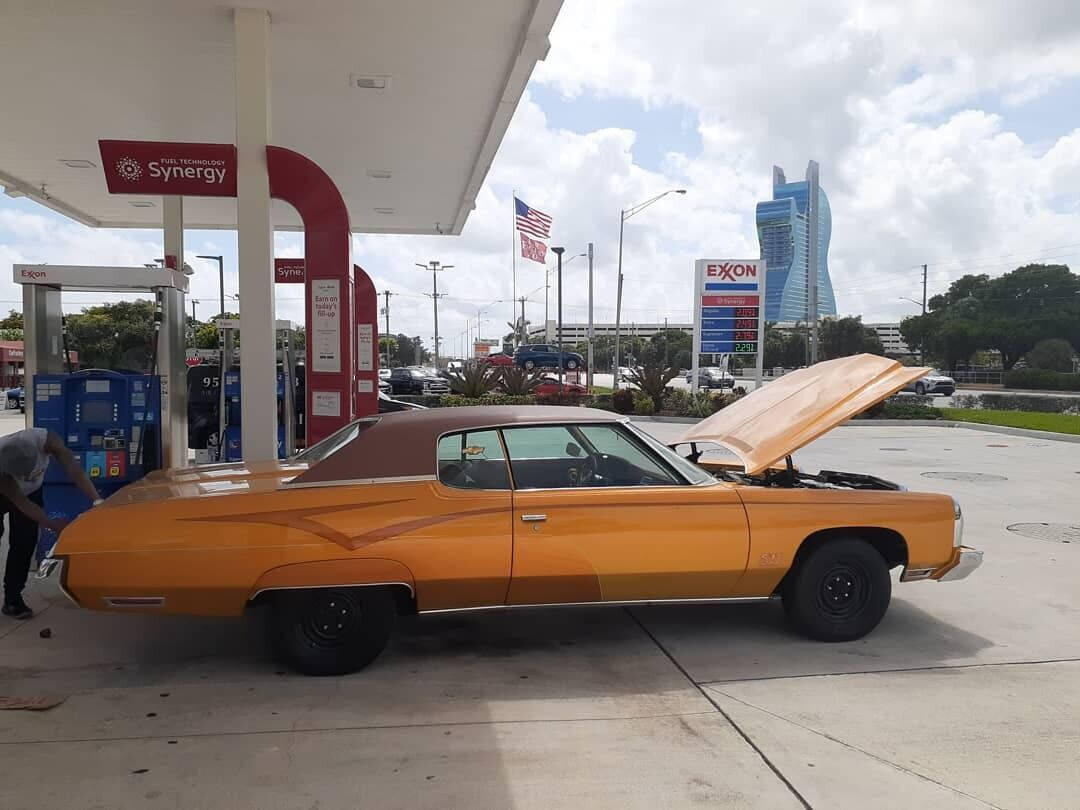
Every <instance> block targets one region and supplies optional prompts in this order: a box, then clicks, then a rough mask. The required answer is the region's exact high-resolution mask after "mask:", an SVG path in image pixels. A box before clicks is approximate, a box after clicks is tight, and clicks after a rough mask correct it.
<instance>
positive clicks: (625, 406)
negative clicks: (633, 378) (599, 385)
mask: <svg viewBox="0 0 1080 810" xmlns="http://www.w3.org/2000/svg"><path fill="white" fill-rule="evenodd" d="M611 405H612V407H614V408H615V411H616V412H617V413H633V412H634V392H633V391H631V390H630V389H629V388H620V389H619V390H618V391H616V392H615V393H614V394H612V395H611Z"/></svg>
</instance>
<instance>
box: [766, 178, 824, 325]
mask: <svg viewBox="0 0 1080 810" xmlns="http://www.w3.org/2000/svg"><path fill="white" fill-rule="evenodd" d="M811 189H816V190H817V203H816V205H809V203H810V201H811ZM757 231H758V242H759V243H760V245H761V256H762V258H763V259H765V268H766V271H765V272H766V275H765V320H767V321H806V320H808V319H809V313H810V309H811V308H812V302H811V300H810V295H809V294H808V293H809V291H810V289H811V288H812V279H813V278H814V276H815V275H816V277H817V313H818V318H822V317H824V316H826V315H835V314H836V298H835V296H834V295H833V289H832V281H831V280H830V278H829V262H828V256H829V237H830V236H831V235H832V214H831V213H830V211H829V198H828V197H826V196H825V192H824V191H823V190H822V189H821V187H820V186H818V183H817V164H816V163H814V161H810V164H809V166H807V169H806V180H803V181H800V182H798V183H789V182H787V179H786V178H785V177H784V170H783V169H781V168H780V167H779V166H773V198H772V199H771V200H768V201H766V202H759V203H758V204H757ZM815 235H816V237H817V238H816V239H813V238H812V237H813V236H815ZM815 243H816V244H815ZM812 253H816V255H817V261H816V262H813V263H812V258H811V254H812ZM815 269H816V271H817V272H816V273H815V272H814V270H815Z"/></svg>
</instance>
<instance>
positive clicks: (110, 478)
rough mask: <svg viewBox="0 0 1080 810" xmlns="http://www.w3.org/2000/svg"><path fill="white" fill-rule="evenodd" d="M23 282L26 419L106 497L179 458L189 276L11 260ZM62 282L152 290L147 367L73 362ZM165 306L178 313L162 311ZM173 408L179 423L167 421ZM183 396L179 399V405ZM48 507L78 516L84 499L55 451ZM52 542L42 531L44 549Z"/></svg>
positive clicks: (73, 286) (48, 475)
mask: <svg viewBox="0 0 1080 810" xmlns="http://www.w3.org/2000/svg"><path fill="white" fill-rule="evenodd" d="M14 276H15V282H16V283H18V284H21V285H22V287H23V322H24V330H23V331H24V343H25V363H26V414H27V423H28V424H31V425H33V426H34V427H40V428H46V429H48V430H51V431H52V432H54V433H56V434H57V435H58V436H59V437H60V438H61V439H62V440H63V442H64V444H65V445H67V447H68V449H69V450H70V451H71V453H72V455H74V456H75V458H76V459H77V460H78V461H79V463H80V464H81V465H82V467H83V469H84V470H85V471H86V474H87V476H88V477H89V478H90V479H91V480H93V481H94V484H95V486H96V487H97V488H98V491H99V492H100V493H101V494H102V495H103V496H104V497H108V496H109V495H111V494H112V493H114V492H116V490H118V489H120V488H121V487H123V486H124V485H126V484H129V483H131V482H132V481H136V480H138V479H140V478H142V477H143V476H144V475H145V474H146V473H147V472H149V471H151V470H155V469H158V468H160V467H163V466H183V465H185V464H186V461H187V448H186V447H184V446H182V443H180V442H176V441H174V435H175V430H173V429H170V428H176V427H180V428H181V429H182V430H183V431H184V432H185V433H186V416H187V408H186V406H183V399H184V385H183V373H184V369H185V366H184V323H183V314H182V313H183V312H184V306H183V296H184V292H185V291H186V290H187V286H188V282H187V277H186V276H184V275H183V274H182V273H178V272H176V271H174V270H169V269H166V268H144V267H138V268H134V267H72V266H43V265H15V268H14ZM63 289H68V290H92V291H97V292H101V291H114V292H131V291H136V290H146V291H152V292H153V293H154V296H155V300H156V307H155V319H154V346H153V347H152V348H153V350H152V352H151V358H152V359H151V363H150V368H148V369H144V370H132V369H126V370H122V371H121V370H107V369H87V370H83V371H78V372H74V373H72V372H71V371H70V361H69V359H68V358H69V351H68V339H67V329H66V324H65V323H64V317H63V312H62V308H61V300H60V295H61V291H62V290H63ZM169 313H180V315H179V317H175V316H174V317H173V318H171V319H170V318H168V317H167V315H168V314H169ZM170 402H171V404H172V405H173V407H172V409H171V413H172V416H173V418H174V419H175V421H176V422H178V423H179V425H178V426H177V425H171V424H170V418H169V417H170V407H169V406H170ZM177 404H180V405H181V406H183V407H176V405H177ZM43 495H44V501H45V511H46V512H47V513H48V514H49V515H50V516H51V517H67V518H71V517H75V516H76V515H78V514H79V513H80V512H82V511H83V510H85V509H86V508H87V507H89V506H90V504H89V503H88V502H87V500H86V498H85V496H84V495H83V494H82V493H81V492H79V491H78V490H77V489H76V487H75V486H74V485H73V484H72V483H71V481H70V480H69V479H68V477H67V475H66V474H65V473H64V472H63V470H61V469H59V467H58V465H57V464H56V463H55V461H53V462H50V465H49V467H48V469H47V470H46V472H45V482H44V492H43ZM53 542H55V537H53V536H52V533H51V532H47V531H43V532H42V533H41V540H40V541H39V545H38V551H39V556H41V555H42V554H43V553H44V552H45V551H47V549H48V548H49V547H50V546H51V545H52V543H53Z"/></svg>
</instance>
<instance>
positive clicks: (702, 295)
mask: <svg viewBox="0 0 1080 810" xmlns="http://www.w3.org/2000/svg"><path fill="white" fill-rule="evenodd" d="M694 271H695V272H694V367H695V368H694V373H695V376H696V369H697V361H698V356H699V355H702V354H757V355H758V361H759V362H758V366H759V368H760V365H761V363H760V360H761V359H762V358H761V355H760V354H759V353H758V348H759V345H760V343H761V340H762V338H763V328H764V323H763V321H762V315H763V309H762V306H763V301H762V298H763V296H764V282H765V260H764V259H698V260H697V262H695V264H694Z"/></svg>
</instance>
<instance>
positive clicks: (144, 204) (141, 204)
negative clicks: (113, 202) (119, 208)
mask: <svg viewBox="0 0 1080 810" xmlns="http://www.w3.org/2000/svg"><path fill="white" fill-rule="evenodd" d="M128 205H130V206H131V207H132V208H153V207H154V204H153V203H152V202H150V200H131V201H129V202H128Z"/></svg>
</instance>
